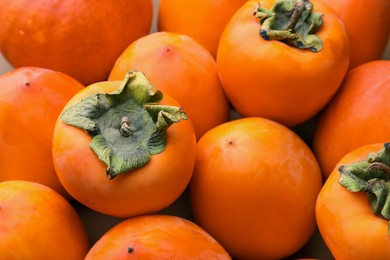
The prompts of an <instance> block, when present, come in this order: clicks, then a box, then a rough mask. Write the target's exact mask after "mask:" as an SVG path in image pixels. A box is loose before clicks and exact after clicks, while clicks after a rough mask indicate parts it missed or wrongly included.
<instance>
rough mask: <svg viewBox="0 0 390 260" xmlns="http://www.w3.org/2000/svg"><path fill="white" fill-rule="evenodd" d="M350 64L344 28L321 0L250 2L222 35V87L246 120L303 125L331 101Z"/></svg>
mask: <svg viewBox="0 0 390 260" xmlns="http://www.w3.org/2000/svg"><path fill="white" fill-rule="evenodd" d="M348 65H349V42H348V37H347V34H346V32H345V29H344V26H343V24H342V22H341V21H340V19H339V17H338V16H337V15H336V13H335V12H334V10H332V9H331V8H330V7H329V6H327V5H325V4H322V3H321V2H318V1H317V0H311V1H308V0H277V1H275V0H250V1H247V2H246V3H245V4H244V5H243V6H242V7H241V8H240V9H238V10H237V12H236V13H235V15H234V16H233V17H232V18H231V19H230V21H229V23H228V24H227V25H226V27H225V30H224V32H223V33H222V35H221V38H220V41H219V46H218V52H217V67H218V72H219V75H220V78H221V82H222V86H223V89H224V91H225V93H226V95H227V97H228V99H229V100H230V102H231V104H232V105H233V107H234V108H235V109H236V110H237V112H238V113H239V114H241V115H243V116H244V117H265V118H268V119H271V120H274V121H277V122H279V123H282V124H283V125H286V126H288V127H292V126H296V125H298V124H301V123H303V122H305V121H307V120H309V119H310V118H312V117H313V116H314V115H315V114H317V113H318V112H319V111H320V110H321V109H323V107H324V106H325V105H326V104H327V103H328V102H329V101H330V100H331V98H332V97H333V96H334V94H335V93H336V92H337V90H338V89H339V87H340V85H341V83H342V81H343V79H344V76H345V74H346V72H347V69H348Z"/></svg>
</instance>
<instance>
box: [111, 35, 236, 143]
mask: <svg viewBox="0 0 390 260" xmlns="http://www.w3.org/2000/svg"><path fill="white" fill-rule="evenodd" d="M131 69H133V70H138V71H142V72H143V73H144V74H145V75H146V76H147V77H148V79H149V81H150V82H151V83H152V84H153V85H154V86H156V87H157V88H158V89H160V90H162V91H164V92H165V93H167V94H169V95H170V96H172V97H173V98H174V99H175V100H177V102H179V104H180V105H181V106H183V108H184V109H185V110H186V112H187V114H188V116H189V118H190V119H191V121H192V123H193V125H194V128H195V133H196V136H197V138H198V139H199V138H200V137H201V136H202V135H203V134H204V133H205V132H206V131H207V130H209V129H211V128H213V127H215V126H217V125H219V124H221V123H224V122H226V121H228V119H229V102H228V99H227V97H226V95H225V93H224V92H223V89H222V86H221V82H220V79H219V76H218V72H217V66H216V63H215V60H214V59H213V58H212V57H211V55H210V54H209V53H208V52H207V50H206V49H205V48H204V47H203V46H201V45H200V44H199V43H197V42H196V41H194V39H192V38H191V37H189V36H186V35H182V34H177V33H170V32H156V33H152V34H149V35H147V36H144V37H142V38H140V39H138V40H136V41H135V42H133V43H132V44H130V46H129V47H128V48H127V49H126V50H125V51H124V52H123V53H122V54H121V56H120V57H119V58H118V59H117V61H116V63H115V65H114V67H113V68H112V70H111V73H110V76H109V80H121V79H123V77H124V76H125V75H126V73H127V71H128V70H131Z"/></svg>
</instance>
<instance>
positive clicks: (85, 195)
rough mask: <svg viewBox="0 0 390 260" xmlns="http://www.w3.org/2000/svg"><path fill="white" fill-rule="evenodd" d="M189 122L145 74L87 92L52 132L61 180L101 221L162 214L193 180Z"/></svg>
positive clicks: (76, 97) (131, 74)
mask: <svg viewBox="0 0 390 260" xmlns="http://www.w3.org/2000/svg"><path fill="white" fill-rule="evenodd" d="M187 118H188V117H187V115H186V113H185V111H184V110H183V109H181V108H180V107H179V106H178V103H177V102H176V101H175V100H174V99H173V98H171V97H170V96H169V95H166V94H164V95H163V93H162V92H161V91H159V90H158V89H156V88H155V87H154V86H152V85H150V83H149V81H148V80H147V78H146V77H145V75H144V74H143V73H141V72H138V71H130V72H129V73H128V74H127V75H126V77H125V79H124V80H122V81H102V82H98V83H94V84H92V85H89V86H88V87H86V88H85V89H83V90H81V91H80V92H78V93H77V94H76V95H74V97H73V98H72V99H71V100H70V101H69V102H68V103H67V104H66V106H65V107H64V110H63V112H62V113H61V116H60V117H59V118H58V120H57V123H56V125H55V128H54V136H53V161H54V166H55V169H56V173H57V176H58V177H59V180H60V182H61V183H62V184H63V186H64V188H65V189H66V190H67V191H68V192H69V194H71V195H72V196H73V197H74V198H75V199H76V200H78V201H79V202H81V203H82V204H84V205H85V206H87V207H89V208H91V209H93V210H95V211H98V212H100V213H104V214H107V215H111V216H114V217H131V216H135V215H139V214H146V213H150V212H155V211H158V210H160V209H163V208H165V207H167V206H169V205H170V204H171V203H172V202H174V200H175V199H177V198H178V197H179V196H180V194H181V193H182V192H183V191H184V190H185V188H186V186H187V184H188V183H189V181H190V178H191V176H192V171H193V167H194V163H195V149H196V138H195V133H194V129H193V126H192V124H191V121H190V120H189V119H188V120H186V119H187Z"/></svg>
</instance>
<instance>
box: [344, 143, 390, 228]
mask: <svg viewBox="0 0 390 260" xmlns="http://www.w3.org/2000/svg"><path fill="white" fill-rule="evenodd" d="M339 171H340V173H341V177H340V179H339V183H340V184H341V185H342V186H343V187H344V188H346V189H348V190H349V191H351V192H365V193H367V197H368V202H369V205H370V207H371V211H372V212H373V213H374V214H375V215H377V216H380V217H383V218H385V219H387V220H390V143H385V144H384V147H383V149H382V150H380V151H379V152H377V153H372V154H369V155H368V157H367V158H366V159H365V160H363V161H359V162H356V163H352V164H349V165H345V166H341V167H340V168H339ZM388 233H389V234H390V223H389V226H388Z"/></svg>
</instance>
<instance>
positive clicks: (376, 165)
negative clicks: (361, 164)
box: [364, 162, 390, 176]
mask: <svg viewBox="0 0 390 260" xmlns="http://www.w3.org/2000/svg"><path fill="white" fill-rule="evenodd" d="M372 170H381V171H383V172H384V173H386V174H388V175H389V176H390V166H388V165H386V164H384V163H383V162H373V163H371V164H370V165H369V166H368V167H367V168H366V169H364V171H365V172H370V171H372Z"/></svg>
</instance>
